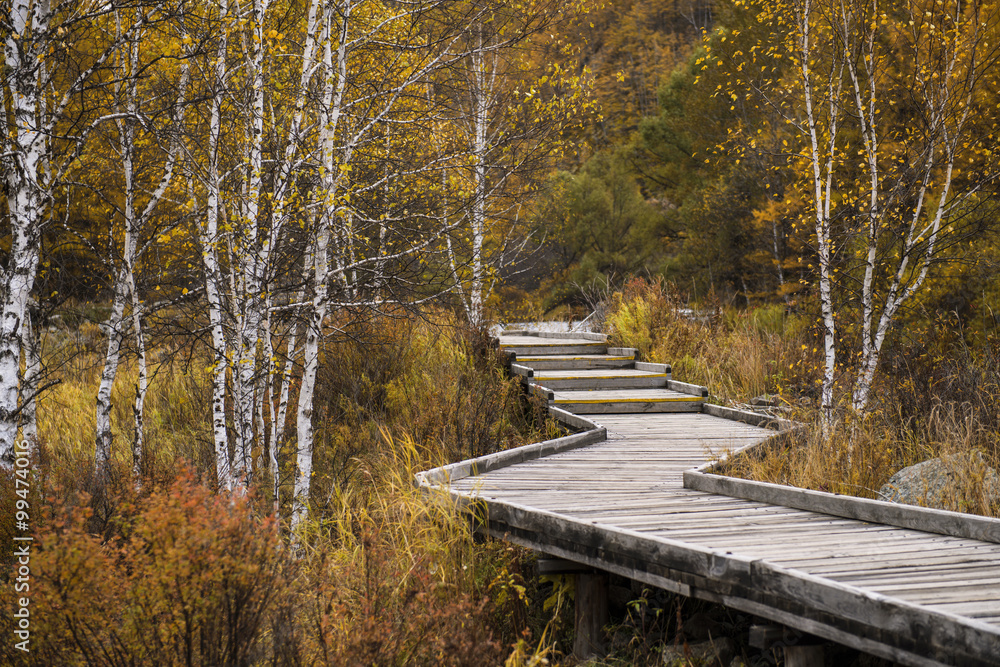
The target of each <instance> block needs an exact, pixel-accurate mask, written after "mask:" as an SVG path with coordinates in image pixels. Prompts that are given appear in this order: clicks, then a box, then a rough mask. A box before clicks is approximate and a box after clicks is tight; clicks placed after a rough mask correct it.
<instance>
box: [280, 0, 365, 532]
mask: <svg viewBox="0 0 1000 667" xmlns="http://www.w3.org/2000/svg"><path fill="white" fill-rule="evenodd" d="M350 10H351V6H350V5H348V7H347V8H346V9H345V10H344V13H343V14H342V15H341V17H340V21H341V23H340V25H339V30H338V34H337V35H336V38H337V53H336V58H337V63H336V68H335V67H334V62H333V57H334V56H333V43H332V40H333V39H334V32H333V11H332V9H331V8H327V13H326V17H325V18H326V20H325V21H324V24H325V28H324V40H323V42H324V44H323V67H324V84H323V114H322V115H321V123H322V125H321V128H320V158H321V166H322V172H321V173H322V176H321V178H320V188H321V193H322V197H323V202H324V205H323V206H321V207H320V209H319V212H318V213H317V216H316V240H315V249H314V253H313V276H312V278H313V298H312V302H311V304H310V306H311V307H310V310H309V316H308V317H309V320H308V323H307V325H306V330H305V333H304V341H303V352H302V383H301V386H300V388H299V401H298V407H297V411H296V420H295V422H296V436H297V443H296V447H297V449H296V471H295V484H294V497H293V503H292V522H291V528H292V531H293V532H295V531H296V530H297V529H298V528H299V527H300V526H301V525H302V523H303V521H304V520H305V518H306V517H307V516H308V512H309V494H310V490H311V482H312V454H313V424H312V417H313V404H314V394H315V390H316V372H317V370H318V368H319V351H320V346H321V344H322V341H323V325H324V322H325V320H326V309H327V295H328V289H329V287H328V285H329V278H330V275H329V274H330V267H329V252H330V248H329V246H330V236H331V227H332V217H333V216H334V215H336V212H335V206H336V201H337V186H338V183H339V180H340V171H339V169H338V168H337V164H336V162H335V159H334V150H335V147H336V145H335V139H336V136H337V135H336V132H337V126H338V124H339V122H340V113H341V105H342V103H343V98H344V87H345V84H346V78H347V36H348V35H347V33H348V27H349V26H350V20H351V18H350V17H351V14H350ZM348 151H350V147H349V148H348Z"/></svg>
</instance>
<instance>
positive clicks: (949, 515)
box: [684, 471, 1000, 544]
mask: <svg viewBox="0 0 1000 667" xmlns="http://www.w3.org/2000/svg"><path fill="white" fill-rule="evenodd" d="M684 486H685V487H687V488H691V489H697V490H698V491H705V492H708V493H720V494H723V495H727V496H734V497H737V498H747V499H748V500H757V501H760V502H767V503H773V504H776V505H785V506H787V507H797V508H799V509H805V510H810V511H813V512H823V513H825V514H833V515H836V516H842V517H847V518H851V519H858V520H861V521H869V522H873V523H883V524H886V525H890V526H899V527H901V528H913V529H916V530H921V531H926V532H931V533H938V534H940V535H952V536H954V537H967V538H969V539H974V540H981V541H984V542H993V543H994V544H1000V519H991V518H987V517H980V516H974V515H970V514H961V513H959V512H949V511H946V510H937V509H929V508H923V507H914V506H912V505H902V504H899V503H888V502H883V501H880V500H869V499H867V498H855V497H853V496H840V495H836V494H832V493H824V492H822V491H811V490H809V489H796V488H793V487H788V486H782V485H779V484H769V483H766V482H754V481H750V480H745V479H737V478H734V477H724V476H722V475H713V474H707V473H701V472H696V471H688V472H685V473H684Z"/></svg>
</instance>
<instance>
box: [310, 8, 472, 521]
mask: <svg viewBox="0 0 1000 667" xmlns="http://www.w3.org/2000/svg"><path fill="white" fill-rule="evenodd" d="M484 12H485V10H484V8H483V7H480V6H478V5H477V4H475V3H468V4H466V3H449V2H440V1H438V0H433V1H423V2H416V3H411V4H409V5H392V4H386V5H379V4H375V3H367V2H357V1H349V2H341V3H339V4H337V5H333V4H329V3H328V4H326V5H324V7H323V11H322V14H321V25H320V28H319V34H320V35H321V39H320V42H321V44H320V45H319V46H318V47H317V49H318V50H319V51H320V53H321V55H319V56H317V62H318V74H317V76H318V77H319V81H320V82H321V83H320V84H319V86H318V95H317V98H318V102H319V103H318V105H317V111H316V113H317V125H318V128H319V130H318V136H317V141H316V148H315V153H314V156H315V157H314V159H315V164H316V165H317V167H316V169H317V173H316V178H315V187H314V189H313V190H312V192H311V194H310V197H311V199H312V200H313V201H314V202H315V206H314V208H313V210H314V216H313V217H312V218H311V221H310V227H309V233H308V238H309V242H310V248H309V251H308V252H307V253H305V257H306V259H307V265H306V270H307V273H308V275H309V284H308V294H307V298H306V299H304V300H303V303H302V307H301V309H300V314H301V317H302V319H303V321H304V322H305V324H304V327H303V331H302V333H301V336H302V378H301V384H300V387H299V395H298V403H297V406H296V417H295V419H296V448H297V454H296V466H295V471H296V472H295V479H294V492H293V493H294V499H293V510H292V525H293V528H297V527H298V526H299V525H301V523H302V521H303V519H304V518H305V517H306V516H307V513H308V502H309V495H310V490H311V482H312V475H313V464H312V460H313V440H314V435H313V405H314V396H315V390H316V373H317V370H318V367H319V358H320V351H321V348H322V343H323V340H324V337H325V333H326V321H327V316H328V314H329V313H330V310H331V309H338V310H339V309H348V308H351V309H357V308H366V309H375V310H378V309H380V308H385V307H388V306H389V305H390V303H391V301H390V300H388V299H386V297H385V295H386V293H387V290H392V289H393V286H392V285H390V284H389V281H390V278H391V282H393V283H395V285H396V286H397V287H398V286H400V285H401V284H402V282H404V281H405V279H404V278H403V276H402V275H400V274H398V273H397V274H396V275H393V276H389V275H388V273H387V272H388V269H387V267H389V266H396V267H400V266H405V265H408V264H413V265H420V264H421V260H422V259H424V258H425V256H426V255H427V254H428V253H431V252H432V251H433V250H434V249H435V248H437V247H438V246H439V245H440V244H441V243H442V241H443V239H444V238H445V235H446V234H448V233H450V232H451V231H453V229H454V228H455V226H456V225H457V223H454V222H448V221H442V220H441V218H440V217H439V216H435V215H433V214H425V215H423V216H422V214H421V213H420V212H419V211H416V210H413V211H411V210H409V209H408V208H405V207H404V208H403V209H402V210H401V211H400V212H399V215H398V216H393V215H389V214H388V211H384V212H383V213H382V214H381V215H370V214H366V213H365V206H364V199H366V198H368V197H375V196H377V197H378V198H380V199H381V200H382V201H383V202H384V201H386V200H387V199H403V200H409V201H414V202H417V201H420V200H422V195H421V194H419V193H416V192H414V191H413V190H412V189H411V185H412V184H413V183H414V182H422V183H426V182H427V177H428V176H430V175H433V174H437V173H439V171H438V167H439V166H440V156H438V155H436V154H435V153H434V152H433V151H432V150H426V151H424V153H423V154H422V155H419V156H418V152H417V151H415V152H414V153H413V155H414V156H418V159H417V161H416V163H413V164H409V165H407V168H406V169H404V170H399V169H392V170H388V171H387V170H385V169H382V168H376V169H369V168H367V167H366V165H367V164H368V157H369V156H371V155H374V154H377V153H378V152H379V151H382V150H383V148H384V146H385V142H386V127H387V126H389V125H391V126H393V127H395V128H398V129H397V130H395V131H398V132H399V133H401V134H402V133H403V132H404V131H405V132H406V133H407V134H408V135H409V137H410V141H411V142H413V143H414V144H417V143H421V142H422V143H423V144H426V137H421V136H420V135H419V128H420V127H422V126H424V124H425V123H426V122H427V118H428V116H429V115H433V112H432V111H431V110H430V109H428V108H427V107H426V106H424V104H423V100H425V99H427V97H426V95H425V94H424V93H425V91H426V89H427V86H428V85H432V84H433V80H434V79H433V75H434V74H435V73H437V72H439V71H441V70H443V69H445V68H446V67H448V66H452V65H454V64H455V63H457V62H459V61H460V60H462V59H464V58H466V57H468V55H469V52H470V51H469V49H468V47H467V44H466V42H465V40H464V39H463V35H464V33H465V31H466V30H467V29H468V28H469V27H470V26H474V25H477V22H478V21H479V20H480V19H481V18H482V17H483V16H484ZM387 193H388V194H387ZM427 216H429V217H427ZM422 217H424V218H425V222H431V223H432V224H430V225H426V224H421V222H420V220H421V218H422ZM390 239H392V242H391V243H390V242H389V240H390ZM373 278H374V279H373ZM366 283H367V284H370V285H371V284H373V285H377V286H378V289H377V290H372V289H366V288H365V284H366ZM430 291H433V290H430ZM426 298H429V297H426Z"/></svg>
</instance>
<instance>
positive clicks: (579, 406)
mask: <svg viewBox="0 0 1000 667" xmlns="http://www.w3.org/2000/svg"><path fill="white" fill-rule="evenodd" d="M539 384H540V385H542V386H544V383H541V382H540V383H539ZM546 388H548V387H546ZM704 402H705V399H704V398H703V397H701V396H693V395H691V394H684V393H681V392H677V391H670V390H668V389H610V390H593V391H579V390H571V389H570V390H565V389H564V390H552V398H551V400H550V403H551V404H552V405H554V406H556V407H558V408H562V409H563V410H567V411H569V412H572V413H575V414H578V415H587V414H620V413H634V412H701V411H702V404H704Z"/></svg>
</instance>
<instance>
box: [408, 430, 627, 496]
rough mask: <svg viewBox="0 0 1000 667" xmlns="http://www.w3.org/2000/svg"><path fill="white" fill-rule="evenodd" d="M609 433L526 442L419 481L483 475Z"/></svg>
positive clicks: (438, 481) (428, 474)
mask: <svg viewBox="0 0 1000 667" xmlns="http://www.w3.org/2000/svg"><path fill="white" fill-rule="evenodd" d="M606 434H607V432H606V431H605V430H604V429H603V428H598V429H593V430H590V431H585V432H583V433H576V434H574V435H568V436H565V437H562V438H556V439H554V440H546V441H545V442H540V443H535V444H532V445H525V446H523V447H518V448H516V449H508V450H505V451H502V452H498V453H496V454H489V455H487V456H480V457H479V458H476V459H470V460H467V461H461V462H459V463H453V464H451V465H447V466H442V467H440V468H435V469H433V470H429V471H427V472H422V473H418V474H417V476H416V478H417V484H419V485H428V484H442V483H447V482H448V481H450V480H456V479H462V478H464V477H469V476H470V475H475V474H482V473H484V472H488V471H490V470H495V469H497V468H502V467H505V466H510V465H514V464H516V463H519V462H521V461H527V460H530V459H534V458H540V457H543V456H547V455H548V454H550V453H553V452H561V451H565V450H567V449H573V448H576V447H586V446H587V445H590V444H592V443H594V442H600V441H601V440H603V439H604V438H605V436H606Z"/></svg>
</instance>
